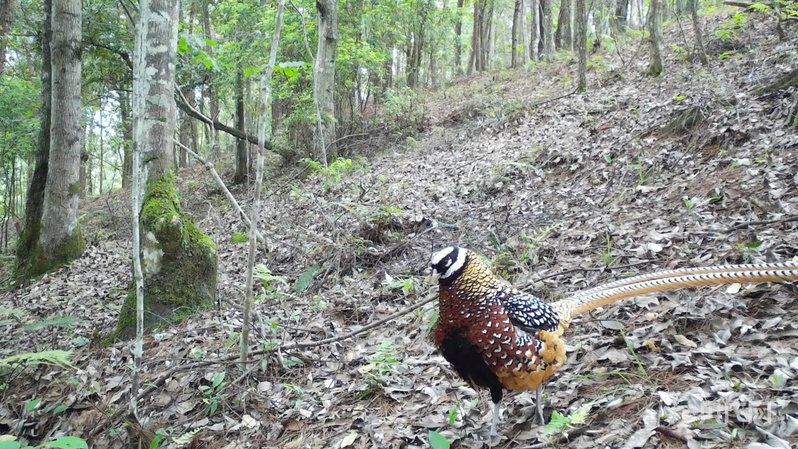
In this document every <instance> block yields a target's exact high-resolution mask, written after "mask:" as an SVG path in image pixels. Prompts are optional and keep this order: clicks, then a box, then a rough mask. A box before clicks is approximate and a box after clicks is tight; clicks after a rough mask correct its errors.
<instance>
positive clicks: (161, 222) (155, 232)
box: [114, 173, 218, 339]
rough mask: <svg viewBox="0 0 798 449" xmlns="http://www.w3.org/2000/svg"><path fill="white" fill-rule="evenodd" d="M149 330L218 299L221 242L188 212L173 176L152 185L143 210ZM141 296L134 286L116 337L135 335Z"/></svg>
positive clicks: (145, 291)
mask: <svg viewBox="0 0 798 449" xmlns="http://www.w3.org/2000/svg"><path fill="white" fill-rule="evenodd" d="M140 223H141V229H140V232H141V252H142V269H143V271H144V309H145V311H144V326H145V328H147V329H152V328H153V327H154V326H162V325H170V324H172V323H174V322H176V321H179V320H180V319H182V318H183V317H185V316H186V315H188V314H191V313H193V312H195V311H197V310H202V309H206V308H208V307H210V306H212V305H213V304H214V303H215V300H216V280H217V267H218V259H217V252H216V244H215V243H214V242H213V240H211V238H210V237H208V236H207V235H205V233H203V232H202V231H201V230H200V229H199V228H198V227H197V226H196V225H195V224H194V223H193V222H192V221H191V220H190V219H189V218H188V216H187V215H186V214H185V212H184V211H183V208H182V207H181V206H180V199H179V197H178V195H177V190H176V188H175V178H174V175H172V174H171V173H169V174H166V175H163V176H161V177H160V178H155V179H152V180H150V181H148V182H147V189H146V192H145V195H144V204H143V206H142V209H141V217H140ZM135 323H136V295H135V288H133V286H131V288H130V289H129V292H128V295H127V297H126V298H125V302H124V304H123V305H122V311H121V313H120V317H119V322H118V324H117V329H116V332H115V335H114V337H117V338H122V339H126V338H130V337H132V336H133V334H134V332H135Z"/></svg>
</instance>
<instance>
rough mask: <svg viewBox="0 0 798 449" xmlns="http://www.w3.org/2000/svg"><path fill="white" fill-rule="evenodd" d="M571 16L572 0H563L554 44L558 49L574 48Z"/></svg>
mask: <svg viewBox="0 0 798 449" xmlns="http://www.w3.org/2000/svg"><path fill="white" fill-rule="evenodd" d="M571 16H572V13H571V0H561V1H560V16H559V18H558V19H557V33H556V35H555V36H554V44H555V46H556V48H557V49H558V50H571V49H572V48H573V29H572V27H571V22H572V17H571Z"/></svg>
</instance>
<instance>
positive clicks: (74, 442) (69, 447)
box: [38, 436, 89, 449]
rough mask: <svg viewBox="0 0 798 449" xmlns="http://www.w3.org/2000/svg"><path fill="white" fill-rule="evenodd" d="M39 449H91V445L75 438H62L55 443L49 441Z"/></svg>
mask: <svg viewBox="0 0 798 449" xmlns="http://www.w3.org/2000/svg"><path fill="white" fill-rule="evenodd" d="M38 447H56V448H60V449H89V445H88V444H87V443H86V442H85V441H84V440H83V439H82V438H78V437H73V436H65V437H60V438H58V439H57V440H55V441H48V442H47V443H44V444H41V445H39V446H38Z"/></svg>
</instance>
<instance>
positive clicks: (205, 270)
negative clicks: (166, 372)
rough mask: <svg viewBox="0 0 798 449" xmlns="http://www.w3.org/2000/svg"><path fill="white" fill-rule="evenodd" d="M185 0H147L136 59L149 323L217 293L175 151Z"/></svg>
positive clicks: (130, 300) (122, 330)
mask: <svg viewBox="0 0 798 449" xmlns="http://www.w3.org/2000/svg"><path fill="white" fill-rule="evenodd" d="M178 6H179V2H177V1H175V0H143V1H142V2H141V17H140V19H139V23H138V25H137V27H138V28H137V30H136V48H135V51H134V65H133V117H134V124H133V135H134V139H135V150H134V151H135V154H134V158H133V161H134V162H133V171H134V181H135V182H134V183H133V186H134V187H133V188H134V189H135V191H136V192H140V191H141V190H140V189H142V188H143V189H144V192H143V193H144V194H143V195H137V194H134V196H133V198H134V201H135V200H136V199H137V198H142V197H143V200H141V203H142V204H140V205H137V204H134V205H133V207H134V208H136V210H140V211H141V213H140V216H139V227H140V229H139V233H138V237H139V238H138V241H140V245H136V243H137V242H136V241H135V239H134V247H135V246H139V256H140V258H141V272H142V274H143V289H142V293H143V295H142V296H143V305H142V307H143V311H144V312H143V315H140V316H139V317H140V320H139V321H143V327H144V328H148V329H151V328H152V327H153V326H155V325H162V324H168V323H171V322H175V321H177V320H179V319H180V318H182V317H183V316H185V315H187V314H189V313H192V312H194V311H196V310H198V309H203V308H207V307H209V306H211V305H212V304H213V303H214V301H215V299H216V279H217V254H216V245H215V244H214V243H213V241H212V240H211V239H210V238H209V237H208V236H206V235H205V234H203V233H202V231H200V230H199V228H197V226H196V225H195V224H194V223H192V222H191V220H190V219H189V218H188V216H187V215H186V213H185V212H184V211H183V209H182V207H181V206H180V199H179V197H178V194H177V190H176V183H175V177H174V174H173V173H172V166H171V157H170V156H171V154H172V147H173V145H174V143H173V136H174V132H175V126H176V123H175V122H176V114H175V112H176V105H175V101H174V96H173V92H172V89H173V86H174V79H175V65H176V59H177V54H176V48H177V18H178ZM137 293H138V292H137V289H136V287H135V286H131V289H130V291H129V294H128V295H127V298H126V299H125V302H124V304H123V306H122V311H121V314H120V317H119V322H118V324H117V331H116V333H115V335H114V336H115V337H118V338H130V337H132V336H133V335H134V334H135V331H136V323H137V319H138V318H137V306H138V305H139V304H138V303H137V301H138V295H137Z"/></svg>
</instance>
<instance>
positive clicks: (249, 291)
mask: <svg viewBox="0 0 798 449" xmlns="http://www.w3.org/2000/svg"><path fill="white" fill-rule="evenodd" d="M284 7H285V0H279V3H277V15H276V17H275V19H274V33H273V34H272V44H271V51H270V52H269V63H268V64H267V65H266V68H265V69H264V70H263V73H262V74H261V81H260V106H259V108H258V153H257V156H256V157H255V192H254V198H253V201H252V212H251V214H250V217H251V222H250V227H249V252H248V255H247V277H246V286H247V287H246V298H245V302H244V313H243V315H244V323H243V326H242V329H241V354H240V358H239V361H240V362H241V370H242V371H243V370H245V369H246V361H247V354H248V352H247V351H248V350H249V328H250V327H251V326H250V311H251V309H252V302H253V297H254V289H253V285H254V269H255V256H256V255H257V242H258V238H257V237H258V215H259V214H260V191H261V185H262V184H263V157H264V152H265V145H266V139H271V126H272V124H271V115H272V111H271V110H270V106H271V103H272V101H271V79H272V73H273V72H274V64H275V63H276V61H277V47H278V46H279V43H280V28H281V26H282V23H283V9H284Z"/></svg>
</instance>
